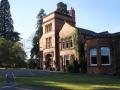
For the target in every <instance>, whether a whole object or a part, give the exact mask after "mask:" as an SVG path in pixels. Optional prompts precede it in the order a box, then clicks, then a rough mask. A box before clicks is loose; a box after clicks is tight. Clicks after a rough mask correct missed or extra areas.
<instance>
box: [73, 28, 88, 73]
mask: <svg viewBox="0 0 120 90" xmlns="http://www.w3.org/2000/svg"><path fill="white" fill-rule="evenodd" d="M73 44H74V48H75V53H76V59H77V60H78V61H79V63H80V68H81V72H86V68H87V66H86V65H87V63H86V58H85V43H84V38H83V37H82V35H81V33H80V29H76V30H75V33H74V34H73Z"/></svg>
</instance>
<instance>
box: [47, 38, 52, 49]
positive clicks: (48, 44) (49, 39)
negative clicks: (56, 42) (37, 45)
mask: <svg viewBox="0 0 120 90" xmlns="http://www.w3.org/2000/svg"><path fill="white" fill-rule="evenodd" d="M51 47H52V37H49V38H46V48H51Z"/></svg>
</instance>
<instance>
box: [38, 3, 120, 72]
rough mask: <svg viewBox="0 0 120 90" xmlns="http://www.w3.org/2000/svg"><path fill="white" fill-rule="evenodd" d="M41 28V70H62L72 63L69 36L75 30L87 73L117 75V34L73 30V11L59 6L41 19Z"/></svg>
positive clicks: (119, 52)
mask: <svg viewBox="0 0 120 90" xmlns="http://www.w3.org/2000/svg"><path fill="white" fill-rule="evenodd" d="M42 26H43V35H42V37H41V38H40V40H39V42H40V44H39V50H40V52H41V53H40V67H41V68H43V69H54V70H63V69H64V67H65V66H66V65H69V64H71V63H72V62H73V61H74V60H76V58H77V55H76V49H75V46H74V38H73V35H74V34H75V32H76V30H79V35H80V37H79V38H78V40H80V42H81V43H83V45H84V46H85V48H86V49H85V56H86V61H87V72H88V73H96V74H97V73H110V74H115V73H117V72H118V73H119V72H120V57H119V56H120V33H114V34H109V33H108V32H102V33H96V32H93V31H90V30H86V29H82V28H78V27H76V25H75V10H74V9H73V8H71V9H70V10H67V5H66V4H64V3H62V2H60V3H58V4H57V9H56V10H55V11H54V12H52V13H50V14H48V15H47V16H45V17H44V18H43V25H42ZM81 58H82V57H81V56H80V58H79V59H81Z"/></svg>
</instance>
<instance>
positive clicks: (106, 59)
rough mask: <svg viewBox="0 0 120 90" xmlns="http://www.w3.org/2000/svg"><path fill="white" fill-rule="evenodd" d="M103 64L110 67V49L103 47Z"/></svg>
mask: <svg viewBox="0 0 120 90" xmlns="http://www.w3.org/2000/svg"><path fill="white" fill-rule="evenodd" d="M101 60H102V61H101V62H102V65H110V64H111V62H110V49H109V48H108V47H101Z"/></svg>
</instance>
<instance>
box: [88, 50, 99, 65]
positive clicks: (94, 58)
mask: <svg viewBox="0 0 120 90" xmlns="http://www.w3.org/2000/svg"><path fill="white" fill-rule="evenodd" d="M90 65H91V66H97V50H96V48H91V49H90Z"/></svg>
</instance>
